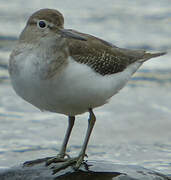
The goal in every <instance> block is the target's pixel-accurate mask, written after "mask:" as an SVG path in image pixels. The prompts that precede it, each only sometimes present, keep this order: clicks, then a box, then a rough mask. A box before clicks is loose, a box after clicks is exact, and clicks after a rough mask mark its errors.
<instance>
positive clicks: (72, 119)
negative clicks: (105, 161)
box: [23, 116, 75, 166]
mask: <svg viewBox="0 0 171 180" xmlns="http://www.w3.org/2000/svg"><path fill="white" fill-rule="evenodd" d="M74 122H75V117H74V116H69V118H68V128H67V131H66V134H65V138H64V141H63V143H62V146H61V149H60V152H59V154H58V155H57V156H56V157H46V158H42V159H36V160H33V161H26V162H25V163H24V164H23V166H33V165H36V164H40V163H42V162H46V165H47V166H48V165H50V164H51V163H57V162H64V161H66V160H67V159H64V158H65V156H68V155H67V154H66V153H65V152H66V147H67V144H68V140H69V137H70V135H71V131H72V128H73V126H74ZM68 157H69V156H68Z"/></svg>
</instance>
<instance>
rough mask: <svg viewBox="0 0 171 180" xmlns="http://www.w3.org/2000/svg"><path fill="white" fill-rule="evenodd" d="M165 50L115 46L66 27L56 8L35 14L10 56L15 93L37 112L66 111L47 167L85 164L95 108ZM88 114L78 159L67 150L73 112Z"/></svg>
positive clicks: (107, 100) (57, 169)
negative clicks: (59, 139)
mask: <svg viewBox="0 0 171 180" xmlns="http://www.w3.org/2000/svg"><path fill="white" fill-rule="evenodd" d="M165 54H166V52H159V53H149V52H146V51H145V50H131V49H125V48H119V47H117V46H115V45H113V44H112V43H109V42H107V41H105V40H103V39H101V38H98V37H95V36H92V35H90V34H85V33H81V32H78V31H76V30H73V29H65V28H64V17H63V15H62V13H60V12H59V11H58V10H55V9H48V8H46V9H40V10H38V11H36V12H35V13H33V14H32V15H31V16H30V17H29V19H28V21H27V23H26V26H25V28H24V30H23V31H22V32H21V34H20V36H19V39H18V42H17V43H16V46H15V48H14V49H13V51H12V53H11V55H10V58H9V74H10V78H11V83H12V86H13V88H14V90H15V92H16V93H17V94H18V95H19V96H20V97H22V98H23V99H24V100H26V101H27V102H29V103H30V104H32V105H33V106H35V107H37V108H38V109H40V110H41V111H49V112H55V113H60V114H64V115H66V116H67V117H68V127H67V130H66V133H65V137H64V140H63V143H62V146H61V149H60V151H59V153H58V154H57V156H55V157H53V158H50V159H47V161H46V165H47V166H49V165H50V164H57V163H58V162H63V163H62V164H61V165H60V166H56V167H55V168H54V170H53V171H54V173H56V172H58V171H59V170H60V169H63V168H65V167H68V166H71V167H73V168H74V169H79V167H80V166H81V164H82V163H83V162H84V157H85V156H86V149H87V145H88V142H89V138H90V135H91V132H92V130H93V127H94V124H95V122H96V116H95V114H94V112H93V109H94V108H97V107H100V106H102V105H104V104H106V103H108V102H109V100H110V98H111V97H112V96H114V95H115V94H117V93H118V92H119V91H120V89H122V88H123V87H124V86H125V85H126V83H127V82H128V80H129V79H130V78H131V76H132V75H133V74H134V73H135V72H136V71H137V70H138V69H139V67H140V66H141V65H142V64H143V63H144V62H146V61H147V60H149V59H151V58H155V57H158V56H162V55H165ZM85 112H88V113H89V118H88V128H87V132H86V136H85V139H84V142H83V145H82V147H81V150H80V153H79V154H78V156H77V157H70V156H69V155H67V153H66V149H67V144H68V141H69V138H70V134H71V131H72V128H73V126H74V122H75V116H77V115H79V114H83V113H85Z"/></svg>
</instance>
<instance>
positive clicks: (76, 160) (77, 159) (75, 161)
mask: <svg viewBox="0 0 171 180" xmlns="http://www.w3.org/2000/svg"><path fill="white" fill-rule="evenodd" d="M89 113H90V116H89V120H88V128H87V132H86V137H85V139H84V143H83V145H82V148H81V151H80V153H79V155H78V157H75V158H69V159H68V160H67V161H65V162H64V163H63V164H62V165H58V166H54V167H53V174H55V173H57V172H58V171H60V170H61V169H65V168H66V167H68V166H71V165H73V167H74V169H78V168H79V167H80V166H81V164H82V162H83V160H84V157H85V152H86V148H87V145H88V141H89V139H90V135H91V132H92V130H93V127H94V124H95V121H96V117H95V115H94V113H93V111H92V109H89Z"/></svg>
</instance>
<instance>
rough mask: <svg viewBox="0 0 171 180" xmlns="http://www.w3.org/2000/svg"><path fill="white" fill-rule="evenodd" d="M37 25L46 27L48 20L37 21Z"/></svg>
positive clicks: (42, 27)
mask: <svg viewBox="0 0 171 180" xmlns="http://www.w3.org/2000/svg"><path fill="white" fill-rule="evenodd" d="M37 26H38V27H39V28H41V29H45V28H46V27H47V22H46V21H44V20H40V21H38V22H37Z"/></svg>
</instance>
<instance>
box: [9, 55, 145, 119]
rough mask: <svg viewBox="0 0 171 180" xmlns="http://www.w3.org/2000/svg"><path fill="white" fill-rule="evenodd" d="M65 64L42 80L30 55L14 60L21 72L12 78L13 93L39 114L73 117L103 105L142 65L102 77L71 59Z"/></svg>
mask: <svg viewBox="0 0 171 180" xmlns="http://www.w3.org/2000/svg"><path fill="white" fill-rule="evenodd" d="M23 58H26V59H24V60H23ZM21 59H22V61H21ZM68 61H69V63H68V65H67V66H66V68H65V69H63V71H61V73H60V74H58V75H57V76H55V77H53V78H52V79H47V80H42V79H40V77H39V73H41V72H39V71H40V67H39V65H38V64H39V63H40V62H41V60H40V59H38V58H37V57H36V56H35V55H33V54H32V55H31V54H29V55H28V56H25V55H23V54H22V55H19V56H17V59H16V62H18V64H17V65H18V68H19V69H20V72H19V73H16V74H14V75H12V77H11V79H12V84H13V87H14V89H15V91H16V92H17V94H18V95H20V96H21V97H22V98H23V99H25V100H26V101H28V102H30V103H31V104H33V105H34V106H36V107H38V108H39V109H41V110H47V111H52V112H58V113H62V114H66V115H72V116H73V115H77V114H81V113H84V112H86V111H88V108H95V107H98V106H101V105H103V104H105V103H106V102H107V100H108V99H109V98H110V97H112V96H113V95H114V94H116V93H117V92H118V91H119V90H120V89H121V88H122V87H123V86H124V85H125V84H126V82H127V81H128V80H129V79H130V77H131V75H132V74H133V73H134V72H135V71H136V70H137V69H138V68H139V67H140V66H141V64H142V63H138V62H137V63H134V64H132V65H130V66H129V67H128V68H127V69H125V70H124V71H123V72H120V73H117V74H113V75H106V76H101V75H100V74H98V73H96V72H94V71H93V70H92V69H91V68H90V67H88V66H87V65H85V64H79V63H77V62H75V61H74V60H73V59H72V58H68ZM19 62H20V63H19Z"/></svg>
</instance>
